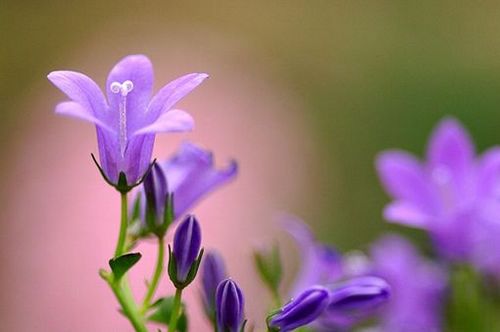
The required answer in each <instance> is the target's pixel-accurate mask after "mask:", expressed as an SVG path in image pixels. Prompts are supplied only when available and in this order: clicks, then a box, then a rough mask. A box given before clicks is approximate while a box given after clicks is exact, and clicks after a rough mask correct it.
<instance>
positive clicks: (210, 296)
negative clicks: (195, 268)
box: [201, 251, 227, 324]
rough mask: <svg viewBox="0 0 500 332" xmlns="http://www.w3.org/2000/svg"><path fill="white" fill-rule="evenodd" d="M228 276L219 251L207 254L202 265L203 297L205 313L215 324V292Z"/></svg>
mask: <svg viewBox="0 0 500 332" xmlns="http://www.w3.org/2000/svg"><path fill="white" fill-rule="evenodd" d="M226 278H227V276H226V267H225V264H224V260H223V259H222V257H221V256H220V255H219V253H218V252H216V251H211V252H209V253H208V254H206V255H205V258H204V260H203V264H202V266H201V282H202V287H203V293H202V297H203V307H204V309H205V314H206V315H207V317H208V319H210V321H211V322H212V323H213V324H215V292H216V291H217V286H218V285H219V284H220V283H221V281H223V280H224V279H226Z"/></svg>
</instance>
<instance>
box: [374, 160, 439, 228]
mask: <svg viewBox="0 0 500 332" xmlns="http://www.w3.org/2000/svg"><path fill="white" fill-rule="evenodd" d="M376 166H377V171H378V174H379V177H380V179H381V181H382V184H383V185H384V187H385V190H386V191H387V192H388V193H389V194H390V195H392V196H393V197H394V198H395V199H396V200H399V201H402V202H405V205H406V208H407V209H408V207H410V206H411V210H412V211H421V214H422V215H435V214H437V213H438V209H439V200H438V196H437V193H436V192H435V191H434V189H433V186H432V183H431V182H430V181H429V178H428V176H427V174H426V173H425V171H424V169H423V167H422V165H421V164H420V163H419V162H418V160H416V159H415V158H414V157H413V156H412V155H410V154H408V153H406V152H402V151H388V152H384V153H382V154H381V155H379V156H378V158H377V162H376ZM413 217H414V216H413ZM413 219H414V218H411V219H410V220H406V219H404V220H398V221H401V222H408V223H411V224H414V223H415V220H413Z"/></svg>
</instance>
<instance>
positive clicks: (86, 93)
mask: <svg viewBox="0 0 500 332" xmlns="http://www.w3.org/2000/svg"><path fill="white" fill-rule="evenodd" d="M207 77H208V75H207V74H203V73H192V74H188V75H185V76H182V77H180V78H178V79H176V80H174V81H172V82H170V83H169V84H167V85H166V86H164V87H163V88H162V89H160V91H158V93H157V94H156V95H155V96H154V97H152V98H151V92H152V88H153V67H152V65H151V62H150V61H149V59H148V58H147V57H146V56H144V55H130V56H127V57H125V58H123V59H122V60H121V61H120V62H118V63H117V64H116V65H115V66H114V67H113V69H112V70H111V72H110V73H109V76H108V79H107V82H106V94H107V100H106V99H105V97H104V95H103V93H102V92H101V90H100V89H99V87H98V85H97V84H96V83H95V82H94V81H93V80H92V79H90V78H89V77H87V76H86V75H84V74H81V73H78V72H74V71H54V72H51V73H50V74H49V75H48V79H49V80H50V81H51V82H52V83H53V84H54V85H55V86H56V87H58V88H59V89H60V90H61V91H62V92H64V93H65V94H66V95H67V96H68V97H69V98H70V99H71V101H65V102H62V103H60V104H58V105H57V106H56V113H57V114H62V115H68V116H72V117H76V118H79V119H82V120H85V121H88V122H91V123H93V124H95V126H96V129H97V142H98V147H99V157H100V162H101V168H102V170H103V173H104V175H105V176H106V177H107V179H108V181H109V182H111V183H113V184H115V185H116V184H117V183H118V179H119V176H120V173H122V172H123V174H124V175H125V177H126V180H127V184H128V185H133V184H135V183H136V182H137V181H139V179H140V178H141V177H142V176H143V175H144V174H145V172H146V171H147V169H148V166H149V164H150V161H151V154H152V150H153V144H154V139H155V134H157V133H160V132H182V131H188V130H191V129H192V128H193V119H192V117H191V116H190V115H189V114H187V113H186V112H184V111H181V110H172V107H173V106H174V105H175V104H176V103H177V102H178V101H179V100H181V99H182V98H183V97H184V96H186V95H187V94H188V93H189V92H191V91H192V90H193V89H194V88H196V87H197V86H198V85H199V84H200V83H201V82H202V81H203V80H204V79H205V78H207Z"/></svg>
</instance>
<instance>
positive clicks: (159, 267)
mask: <svg viewBox="0 0 500 332" xmlns="http://www.w3.org/2000/svg"><path fill="white" fill-rule="evenodd" d="M164 256H165V244H164V241H163V237H158V256H157V259H156V268H155V271H154V274H153V277H152V278H151V281H150V283H149V286H148V290H147V293H146V296H145V297H144V301H143V302H142V309H141V311H142V312H143V313H145V312H146V311H147V310H148V307H149V303H150V302H151V299H152V298H153V296H154V294H155V292H156V288H157V287H158V282H159V281H160V277H161V275H162V273H163V260H164Z"/></svg>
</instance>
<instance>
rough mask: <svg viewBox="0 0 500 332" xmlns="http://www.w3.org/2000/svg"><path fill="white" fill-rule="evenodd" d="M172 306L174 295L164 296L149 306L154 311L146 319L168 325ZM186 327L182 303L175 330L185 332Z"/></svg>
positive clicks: (186, 322)
mask: <svg viewBox="0 0 500 332" xmlns="http://www.w3.org/2000/svg"><path fill="white" fill-rule="evenodd" d="M173 306H174V297H173V296H169V297H164V298H161V299H159V300H158V301H156V302H155V303H154V304H153V305H152V306H151V308H152V309H154V312H153V314H152V315H151V316H149V317H148V320H150V321H151V322H155V323H160V324H163V325H165V326H168V323H169V322H170V316H171V315H172V308H173ZM187 327H188V320H187V317H186V314H185V308H184V304H182V313H181V316H180V317H179V320H178V322H177V331H178V332H186V331H187Z"/></svg>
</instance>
